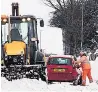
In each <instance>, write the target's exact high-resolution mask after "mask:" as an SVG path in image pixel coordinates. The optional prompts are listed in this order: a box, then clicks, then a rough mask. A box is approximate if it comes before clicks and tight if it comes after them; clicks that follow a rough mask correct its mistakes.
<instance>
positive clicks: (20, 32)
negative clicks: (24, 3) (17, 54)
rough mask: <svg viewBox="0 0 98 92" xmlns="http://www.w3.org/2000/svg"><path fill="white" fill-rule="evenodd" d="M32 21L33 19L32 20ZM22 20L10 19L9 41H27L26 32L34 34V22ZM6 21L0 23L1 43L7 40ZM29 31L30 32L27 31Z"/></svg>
mask: <svg viewBox="0 0 98 92" xmlns="http://www.w3.org/2000/svg"><path fill="white" fill-rule="evenodd" d="M33 21H34V20H33ZM33 21H31V22H23V21H20V20H11V24H10V37H11V41H24V42H25V43H28V34H29V35H31V37H33V36H34V22H33ZM8 27H9V26H8V23H7V22H6V23H3V24H1V31H2V44H4V43H5V42H6V41H8V36H9V30H8V29H9V28H8ZM29 32H30V33H29Z"/></svg>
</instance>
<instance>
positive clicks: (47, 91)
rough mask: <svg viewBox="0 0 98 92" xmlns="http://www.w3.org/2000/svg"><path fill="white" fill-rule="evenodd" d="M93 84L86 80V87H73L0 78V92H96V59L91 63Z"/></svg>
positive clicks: (97, 63) (62, 84) (97, 76)
mask: <svg viewBox="0 0 98 92" xmlns="http://www.w3.org/2000/svg"><path fill="white" fill-rule="evenodd" d="M91 65H92V76H93V79H94V82H93V83H91V84H90V83H89V82H88V79H87V86H85V87H84V86H73V85H71V84H72V83H69V82H61V83H59V82H54V83H53V84H50V85H47V84H46V83H45V82H43V81H41V80H39V81H38V80H36V79H26V78H24V79H20V80H13V81H12V82H10V81H7V80H6V79H5V78H3V77H2V78H1V92H98V84H97V83H96V80H98V72H97V71H98V58H97V59H96V61H91Z"/></svg>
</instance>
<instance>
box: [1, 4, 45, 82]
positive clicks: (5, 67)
mask: <svg viewBox="0 0 98 92" xmlns="http://www.w3.org/2000/svg"><path fill="white" fill-rule="evenodd" d="M38 19H39V18H36V17H35V16H33V15H19V4H18V3H12V15H10V16H8V15H1V61H2V63H1V76H3V77H5V78H6V79H8V80H9V81H12V80H13V79H20V78H32V79H34V78H36V79H39V78H40V77H42V76H43V74H44V68H45V67H44V65H45V62H44V60H43V53H41V52H40V50H39V40H38V32H37V23H38V21H37V20H38ZM39 23H40V27H44V21H43V19H41V18H40V21H39Z"/></svg>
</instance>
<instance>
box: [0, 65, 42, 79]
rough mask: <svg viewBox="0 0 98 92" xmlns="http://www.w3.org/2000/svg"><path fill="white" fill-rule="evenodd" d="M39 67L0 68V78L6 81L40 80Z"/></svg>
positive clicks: (17, 66) (15, 66) (11, 66)
mask: <svg viewBox="0 0 98 92" xmlns="http://www.w3.org/2000/svg"><path fill="white" fill-rule="evenodd" d="M41 68H42V67H41V65H10V66H8V67H6V66H1V77H5V78H6V79H7V80H8V81H12V80H15V79H21V78H30V79H38V80H39V78H40V71H41Z"/></svg>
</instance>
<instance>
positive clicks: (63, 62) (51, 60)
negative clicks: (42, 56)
mask: <svg viewBox="0 0 98 92" xmlns="http://www.w3.org/2000/svg"><path fill="white" fill-rule="evenodd" d="M49 64H59V65H72V59H71V58H63V57H53V58H49V60H48V65H49Z"/></svg>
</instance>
